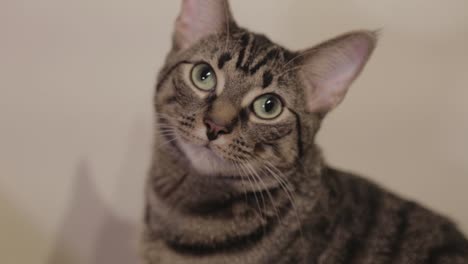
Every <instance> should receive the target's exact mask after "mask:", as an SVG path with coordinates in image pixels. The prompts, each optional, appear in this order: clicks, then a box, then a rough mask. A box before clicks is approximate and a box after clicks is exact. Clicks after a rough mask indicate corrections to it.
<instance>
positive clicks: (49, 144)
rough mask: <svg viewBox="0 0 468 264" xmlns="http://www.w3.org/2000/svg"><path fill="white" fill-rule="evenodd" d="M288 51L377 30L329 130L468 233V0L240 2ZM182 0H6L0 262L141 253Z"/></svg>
mask: <svg viewBox="0 0 468 264" xmlns="http://www.w3.org/2000/svg"><path fill="white" fill-rule="evenodd" d="M232 2H233V3H232V5H233V11H234V14H235V17H236V18H237V20H238V22H239V23H240V24H241V25H243V26H247V27H249V28H251V29H254V30H255V31H258V32H264V33H266V34H268V35H269V36H270V37H271V38H272V39H273V40H275V41H278V42H279V43H281V44H283V45H286V46H288V47H290V48H292V49H301V48H306V47H309V46H312V45H314V44H317V43H318V42H320V41H322V40H325V39H326V38H329V37H332V36H334V35H337V34H340V33H343V32H345V31H348V30H352V29H359V28H369V29H382V30H383V31H382V37H381V40H380V43H379V46H378V48H377V50H376V52H375V54H374V56H373V57H372V59H371V61H370V63H369V64H368V67H367V68H366V70H365V71H364V73H363V74H362V75H361V77H360V78H359V79H358V81H357V82H356V83H355V84H354V85H353V87H352V88H351V90H350V93H349V94H348V96H347V98H346V100H345V102H344V103H343V104H342V105H341V107H340V108H339V109H338V110H336V111H335V112H333V113H332V114H331V115H329V117H328V119H327V120H326V122H325V123H324V127H323V129H322V130H321V132H320V136H319V141H320V144H321V145H322V146H323V148H324V151H325V153H326V155H327V159H328V160H329V162H330V163H331V164H333V165H335V166H338V167H339V168H345V169H348V170H351V171H354V172H358V173H361V174H363V175H365V176H367V177H368V178H370V179H372V180H373V181H376V182H378V183H381V184H383V185H385V186H386V187H388V188H390V189H392V190H393V191H395V192H397V193H399V194H401V195H403V196H404V197H408V198H411V199H415V200H417V201H420V202H422V203H423V204H425V205H427V206H428V207H430V208H433V209H436V210H438V211H439V212H441V213H443V214H447V215H449V216H451V217H452V218H453V219H454V220H455V221H456V222H457V223H459V225H460V226H461V227H462V229H463V230H465V232H468V1H466V0H449V1H442V0H380V1H375V0H349V1H338V0H315V1H308V0H301V1H299V0H295V1H293V0H290V1H281V0H276V1H272V0H255V1H253V0H234V1H232ZM179 4H180V1H160V0H152V1H150V0H140V1H138V0H137V1H129V0H81V1H71V0H41V1H33V0H1V1H0V234H1V235H0V262H1V263H5V264H22V263H31V264H40V263H44V264H45V263H47V264H68V263H83V264H85V263H86V264H102V263H113V264H128V263H137V262H136V255H137V245H138V234H139V230H140V226H139V223H140V219H141V215H142V214H141V212H142V210H141V208H142V201H143V194H142V190H143V183H144V179H145V177H146V172H147V170H148V166H149V163H148V162H149V157H150V149H151V144H152V137H151V135H152V125H153V115H152V107H151V102H152V94H153V86H154V82H155V78H156V72H157V70H158V69H159V67H160V66H161V65H162V63H163V59H164V56H165V54H166V52H167V51H168V49H169V46H170V35H171V31H172V25H173V22H174V19H175V17H176V15H177V12H178V8H179Z"/></svg>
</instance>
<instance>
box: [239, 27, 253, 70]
mask: <svg viewBox="0 0 468 264" xmlns="http://www.w3.org/2000/svg"><path fill="white" fill-rule="evenodd" d="M249 42H250V35H249V34H248V33H245V34H244V35H242V37H241V44H240V45H241V47H242V49H241V50H240V51H239V57H238V58H237V63H236V68H238V69H240V68H241V67H242V62H243V61H244V57H245V51H246V49H247V46H248V45H249Z"/></svg>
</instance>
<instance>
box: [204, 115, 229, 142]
mask: <svg viewBox="0 0 468 264" xmlns="http://www.w3.org/2000/svg"><path fill="white" fill-rule="evenodd" d="M204 122H205V126H206V135H207V137H208V140H210V141H212V140H215V139H217V138H218V136H219V135H222V134H227V133H229V129H228V128H227V127H225V126H223V125H219V124H217V123H215V122H213V121H212V120H211V119H205V120H204Z"/></svg>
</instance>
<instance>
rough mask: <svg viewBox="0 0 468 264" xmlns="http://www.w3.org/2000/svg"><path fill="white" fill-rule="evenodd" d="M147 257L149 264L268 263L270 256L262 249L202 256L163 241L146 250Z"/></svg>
mask: <svg viewBox="0 0 468 264" xmlns="http://www.w3.org/2000/svg"><path fill="white" fill-rule="evenodd" d="M145 257H146V260H147V263H148V264H186V263H191V264H219V263H230V264H250V263H252V264H253V263H256V264H258V263H267V262H265V259H266V258H268V256H267V252H266V251H265V250H262V249H252V250H250V251H248V252H219V253H217V254H213V255H205V256H200V255H197V254H190V253H182V252H177V251H174V250H173V249H171V248H169V247H168V246H167V245H166V244H165V243H164V242H163V241H157V242H154V243H153V244H152V245H151V250H150V251H149V252H148V251H147V252H146V256H145ZM268 263H269V262H268Z"/></svg>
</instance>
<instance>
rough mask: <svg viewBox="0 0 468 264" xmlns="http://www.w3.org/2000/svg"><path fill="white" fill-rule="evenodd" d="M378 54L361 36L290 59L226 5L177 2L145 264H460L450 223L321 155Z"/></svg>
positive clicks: (159, 89) (466, 259) (159, 113)
mask: <svg viewBox="0 0 468 264" xmlns="http://www.w3.org/2000/svg"><path fill="white" fill-rule="evenodd" d="M376 43H377V33H376V32H373V31H366V30H361V31H354V32H349V33H346V34H344V35H341V36H338V37H336V38H333V39H331V40H328V41H326V42H324V43H322V44H319V45H317V46H315V47H313V48H310V49H306V50H303V51H299V52H293V51H289V50H288V49H286V48H283V47H281V46H280V45H277V44H275V43H273V42H272V41H270V40H269V39H268V38H267V37H265V36H264V35H261V34H256V33H253V32H251V31H248V30H247V29H244V28H242V27H240V26H238V24H237V23H236V22H235V21H234V18H233V16H232V14H231V10H230V8H229V3H228V1H227V0H183V1H182V10H181V13H180V15H179V17H178V18H177V21H176V24H175V32H174V36H173V45H172V49H171V51H170V53H169V54H168V56H167V58H166V62H165V65H164V67H163V69H162V70H161V71H160V74H159V77H158V80H157V84H156V95H155V97H154V107H155V112H156V114H155V115H156V123H157V125H156V131H155V147H154V155H153V161H152V166H151V169H150V172H149V177H148V181H147V183H146V191H145V195H146V207H145V216H144V232H143V259H144V261H145V263H146V264H157V263H161V264H166V263H167V264H179V263H195V264H196V263H208V264H209V263H230V264H236V263H246V264H248V263H320V264H336V263H351V264H352V263H359V264H366V263H373V264H380V263H382V264H383V263H401V264H417V263H427V264H430V263H432V264H461V263H468V241H467V240H466V238H464V236H463V234H462V233H461V232H460V231H458V229H457V227H456V226H455V225H454V224H453V223H452V222H451V221H450V220H448V219H446V218H445V217H443V216H441V215H439V214H436V213H433V212H431V211H429V210H428V209H425V208H424V207H422V206H420V205H418V204H417V203H415V202H411V201H407V200H404V199H402V198H400V197H398V196H397V195H395V194H392V193H391V192H389V191H386V190H384V189H383V188H381V187H379V186H378V185H376V184H374V183H372V182H370V181H368V180H365V179H363V178H361V177H359V176H356V175H353V174H350V173H347V172H342V171H339V170H337V169H334V168H332V167H330V166H328V165H327V164H326V162H325V160H324V158H323V156H322V154H321V150H320V148H319V147H318V146H317V145H316V143H315V135H316V134H317V131H318V130H319V128H320V124H321V122H322V120H323V119H324V118H325V117H326V115H327V113H329V112H330V111H331V110H333V109H334V108H335V107H337V106H338V105H339V103H340V102H341V101H342V100H343V98H344V97H345V95H346V93H347V90H348V88H349V87H350V85H351V83H352V82H353V81H354V80H355V79H356V78H357V76H358V75H359V74H360V72H361V71H362V70H363V68H364V66H365V64H366V62H367V61H368V60H369V58H370V56H371V54H372V52H373V50H374V48H375V47H376Z"/></svg>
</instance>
